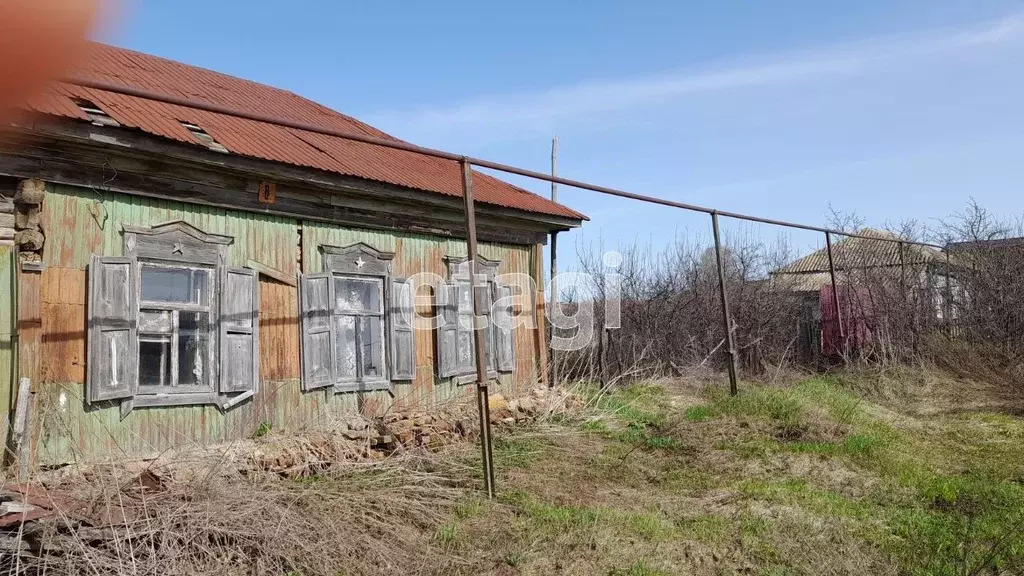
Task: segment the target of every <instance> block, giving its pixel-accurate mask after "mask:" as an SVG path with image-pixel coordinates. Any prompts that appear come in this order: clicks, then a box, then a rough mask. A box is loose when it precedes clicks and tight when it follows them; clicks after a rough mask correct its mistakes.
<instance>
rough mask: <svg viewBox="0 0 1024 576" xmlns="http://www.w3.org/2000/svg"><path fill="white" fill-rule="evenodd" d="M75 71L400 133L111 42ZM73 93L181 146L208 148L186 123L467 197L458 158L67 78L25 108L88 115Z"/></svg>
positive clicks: (353, 171) (496, 196)
mask: <svg viewBox="0 0 1024 576" xmlns="http://www.w3.org/2000/svg"><path fill="white" fill-rule="evenodd" d="M72 74H73V75H75V76H76V77H81V78H85V79H91V80H100V81H105V82H112V83H118V84H125V85H128V86H131V87H134V88H139V89H143V90H149V91H153V92H159V93H162V94H168V95H173V96H179V97H185V98H190V99H193V100H201V101H203V102H208V103H213V104H219V105H223V106H227V107H231V108H235V109H240V110H244V111H247V112H251V113H258V114H265V115H272V116H278V117H282V118H287V119H289V120H293V121H296V122H303V123H308V124H314V125H317V126H323V127H328V128H331V129H335V130H340V131H345V132H355V133H360V134H366V135H370V136H375V137H378V138H388V139H394V138H393V137H392V136H389V135H388V134H385V133H383V132H381V131H380V130H377V129H376V128H374V127H372V126H370V125H368V124H365V123H363V122H360V121H358V120H356V119H355V118H351V117H349V116H346V115H344V114H341V113H339V112H335V111H334V110H331V109H330V108H327V107H326V106H322V105H320V104H317V103H316V102H313V101H311V100H307V99H306V98H302V97H301V96H298V95H296V94H293V93H291V92H288V91H287V90H281V89H278V88H274V87H272V86H267V85H264V84H258V83H256V82H251V81H249V80H243V79H241V78H235V77H233V76H228V75H226V74H221V73H219V72H213V71H211V70H206V69H203V68H197V67H195V66H189V65H187V64H182V63H180V62H175V61H173V60H167V59H165V58H159V57H156V56H152V55H149V54H143V53H141V52H135V51H132V50H126V49H124V48H117V47H114V46H108V45H105V44H98V43H96V44H92V45H91V47H90V50H89V53H88V55H87V56H86V57H85V58H83V62H82V63H81V64H79V66H78V68H77V69H76V70H74V71H73V72H72ZM72 98H77V99H85V100H89V101H91V102H92V103H94V104H96V105H97V106H98V107H99V108H100V109H102V110H103V111H104V112H106V113H107V114H108V115H109V116H110V117H111V118H113V119H114V120H117V121H118V122H119V123H121V125H122V126H124V127H126V128H137V129H140V130H142V131H144V132H147V133H149V134H153V135H156V136H162V137H164V138H170V139H173V140H177V141H179V142H186V143H190V144H196V145H202V144H201V143H199V142H198V141H197V140H196V139H195V138H194V137H193V136H192V134H191V133H190V132H189V131H188V130H187V129H186V128H185V127H184V126H182V125H181V121H186V122H191V123H194V124H196V125H198V126H200V127H202V129H203V130H204V131H205V132H206V133H207V134H209V135H210V136H212V137H213V138H214V139H215V140H216V141H217V142H219V143H220V144H222V145H223V146H224V147H226V148H227V149H228V150H229V151H231V152H232V153H234V154H239V155H242V156H250V157H253V158H262V159H264V160H272V161H275V162H283V163H286V164H292V165H296V166H305V167H309V168H318V169H321V170H327V171H330V172H336V173H338V174H345V175H348V176H356V177H359V178H365V179H367V180H374V181H378V182H384V183H388V184H394V185H397V186H404V187H407V188H414V189H417V190H423V191H427V192H433V193H437V194H445V195H448V196H459V197H461V196H462V179H461V174H460V171H459V166H458V165H457V164H456V163H455V162H451V161H448V160H444V159H441V158H434V157H431V156H425V155H422V154H416V153H413V152H406V151H403V150H394V149H391V148H384V147H382V146H375V145H372V144H364V143H361V142H352V141H348V140H343V139H341V138H334V137H331V136H323V135H321V134H314V133H311V132H305V131H302V130H295V129H291V128H284V127H280V126H275V125H273V124H266V123H262V122H255V121H252V120H244V119H241V118H235V117H233V116H226V115H223V114H215V113H211V112H204V111H200V110H195V109H192V108H186V107H182V106H175V105H171V104H164V103H161V102H154V101H152V100H145V99H142V98H135V97H131V96H124V95H121V94H114V93H111V92H104V91H99V90H93V89H89V88H82V87H80V86H74V85H69V84H58V85H55V86H54V87H53V88H52V89H51V91H50V93H48V94H44V95H42V96H40V97H39V98H36V99H34V100H33V101H32V102H30V103H29V105H28V107H29V108H30V109H32V110H35V111H37V112H41V113H44V114H50V115H54V116H61V117H65V118H79V119H82V120H87V119H88V117H87V116H86V114H85V113H83V112H82V110H81V109H79V107H78V106H77V105H76V104H75V103H74V102H72V100H71V99H72ZM473 183H474V188H473V193H474V199H475V200H476V201H478V202H482V203H485V204H493V205H496V206H503V207H506V208H513V209H518V210H523V211H526V212H533V213H538V214H549V215H554V216H561V217H566V218H574V219H581V220H583V219H586V216H584V215H583V214H581V213H579V212H576V211H575V210H572V209H571V208H568V207H566V206H563V205H561V204H557V203H555V202H552V201H550V200H548V199H547V198H544V197H542V196H539V195H537V194H534V193H532V192H529V191H527V190H524V189H522V188H519V187H517V186H513V185H512V184H509V183H507V182H504V181H502V180H499V179H497V178H494V177H492V176H488V175H486V174H482V173H480V172H476V171H474V174H473Z"/></svg>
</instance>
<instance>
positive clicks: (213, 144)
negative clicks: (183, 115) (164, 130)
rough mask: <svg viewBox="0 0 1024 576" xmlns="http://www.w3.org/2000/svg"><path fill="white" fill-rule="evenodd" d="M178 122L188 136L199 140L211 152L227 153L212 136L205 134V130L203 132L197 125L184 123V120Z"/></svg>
mask: <svg viewBox="0 0 1024 576" xmlns="http://www.w3.org/2000/svg"><path fill="white" fill-rule="evenodd" d="M180 122H181V125H182V126H184V127H185V129H186V130H188V131H189V133H190V134H192V137H193V138H195V139H196V140H199V141H200V142H201V143H202V144H203V145H204V146H206V147H207V148H209V149H210V150H213V151H214V152H224V153H227V152H228V149H227V148H225V147H224V145H223V144H221V143H220V142H217V141H216V140H214V138H213V136H210V135H209V134H208V133H207V132H206V130H203V129H202V127H200V126H199V125H198V124H194V123H192V122H186V121H184V120H181V121H180Z"/></svg>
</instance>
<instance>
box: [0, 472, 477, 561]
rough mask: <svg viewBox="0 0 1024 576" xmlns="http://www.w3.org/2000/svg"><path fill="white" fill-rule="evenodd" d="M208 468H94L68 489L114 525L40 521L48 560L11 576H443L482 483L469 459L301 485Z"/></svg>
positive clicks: (323, 475)
mask: <svg viewBox="0 0 1024 576" xmlns="http://www.w3.org/2000/svg"><path fill="white" fill-rule="evenodd" d="M208 472H209V473H208V474H206V475H205V476H201V477H196V478H195V480H194V481H191V482H176V481H175V482H160V481H158V480H155V479H154V478H153V477H147V478H146V481H145V482H140V481H139V479H138V478H137V477H136V478H132V479H129V478H126V477H124V476H123V470H120V469H118V468H110V469H108V470H107V471H106V473H105V474H103V473H97V471H96V470H95V469H94V470H92V475H91V478H90V481H89V483H88V485H86V486H84V487H83V486H73V485H69V486H63V487H57V488H66V489H69V490H70V491H71V492H72V493H74V494H76V495H77V496H79V497H81V498H83V499H85V500H86V501H88V502H90V505H89V506H88V509H87V510H76V511H74V512H73V516H74V517H75V518H79V517H82V516H86V517H89V518H94V519H108V521H107V522H105V523H104V522H103V521H102V520H96V521H94V522H95V524H96V525H100V526H103V528H102V529H101V530H85V531H79V530H75V527H76V525H77V522H76V520H75V519H73V518H72V517H70V516H66V517H63V518H60V519H56V520H51V521H47V522H44V523H40V524H37V525H36V533H35V534H34V535H33V537H32V539H33V540H34V541H36V542H38V547H39V548H41V549H42V550H44V551H46V552H44V553H43V554H40V555H34V554H29V555H24V556H22V557H19V558H11V557H8V558H7V559H6V560H5V561H4V564H6V565H5V566H3V567H2V568H0V570H2V571H3V572H5V573H13V574H18V573H25V574H42V573H45V574H82V573H86V574H97V575H100V574H138V575H143V574H182V575H186V574H188V575H193V574H247V575H251V574H261V575H262V574H267V575H285V574H295V575H299V574H301V575H321V574H322V575H325V576H326V575H332V576H334V575H337V574H348V575H357V574H367V575H369V574H410V573H429V572H431V571H437V572H438V573H441V572H444V571H445V570H447V569H448V567H449V566H450V565H451V564H452V563H453V562H457V561H456V560H451V559H449V558H447V557H446V555H445V554H444V552H443V551H442V550H439V549H438V548H436V547H434V546H433V545H432V539H431V535H432V534H433V531H434V530H435V529H436V528H437V526H439V525H440V524H441V523H442V522H443V521H444V520H445V519H446V518H447V517H448V516H450V515H451V513H452V510H453V508H454V506H455V504H456V503H457V502H458V500H459V499H460V498H461V497H462V495H463V494H464V493H465V491H466V490H467V488H468V487H469V485H470V483H471V482H472V473H471V471H470V470H468V469H467V468H465V467H464V466H462V465H460V464H459V463H458V459H457V458H454V459H453V458H450V457H446V455H442V454H428V453H422V454H418V455H411V454H410V455H405V456H403V457H398V458H392V459H389V460H386V461H384V462H382V463H376V464H365V465H356V464H351V463H349V464H344V465H339V466H336V467H330V468H326V469H324V470H322V471H321V472H320V473H319V474H317V475H315V476H305V477H299V478H295V479H284V478H281V477H278V476H273V475H268V474H261V473H257V474H253V475H250V476H242V475H238V474H229V475H225V474H221V473H219V472H220V471H218V470H216V469H211V470H209V471H208ZM83 488H84V489H83ZM396 543H398V544H397V545H396Z"/></svg>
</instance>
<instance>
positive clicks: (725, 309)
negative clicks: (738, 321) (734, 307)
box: [711, 212, 739, 396]
mask: <svg viewBox="0 0 1024 576" xmlns="http://www.w3.org/2000/svg"><path fill="white" fill-rule="evenodd" d="M711 229H712V231H713V232H714V236H715V262H716V264H717V265H718V294H719V296H721V299H722V322H723V325H724V327H725V345H726V350H725V353H726V354H727V355H728V360H729V394H731V395H733V396H735V395H736V394H737V393H738V392H739V390H738V386H737V384H736V343H735V342H734V341H733V334H732V316H731V315H730V313H729V293H728V291H727V290H726V289H725V264H724V263H723V262H722V239H721V235H720V234H719V231H718V212H712V213H711Z"/></svg>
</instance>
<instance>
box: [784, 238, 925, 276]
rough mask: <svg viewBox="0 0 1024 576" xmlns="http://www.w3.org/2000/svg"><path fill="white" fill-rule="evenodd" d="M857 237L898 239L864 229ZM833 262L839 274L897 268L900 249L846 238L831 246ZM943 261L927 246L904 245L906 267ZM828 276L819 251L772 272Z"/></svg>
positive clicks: (892, 244) (825, 258)
mask: <svg viewBox="0 0 1024 576" xmlns="http://www.w3.org/2000/svg"><path fill="white" fill-rule="evenodd" d="M858 234H862V235H865V236H875V237H878V238H888V239H891V240H897V239H899V236H897V235H895V234H893V233H891V232H886V231H882V230H872V229H870V228H865V229H863V230H860V231H859V232H858ZM832 259H833V261H834V263H835V267H836V269H838V270H848V269H851V268H874V267H880V266H899V265H900V245H899V244H898V243H896V242H878V241H873V240H868V239H866V238H850V237H846V238H843V239H842V240H840V241H838V242H835V243H834V244H832ZM938 260H942V261H944V260H945V255H944V254H943V253H942V252H940V251H938V250H936V249H934V248H930V247H928V246H919V245H916V244H904V245H903V261H904V263H905V264H923V263H927V262H933V261H938ZM808 272H828V250H827V249H826V248H822V249H821V250H818V251H816V252H812V253H810V254H808V255H807V256H804V257H803V258H800V259H799V260H797V261H795V262H792V263H790V264H787V265H785V266H783V267H782V268H779V269H778V270H776V271H775V273H776V274H794V273H808Z"/></svg>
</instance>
